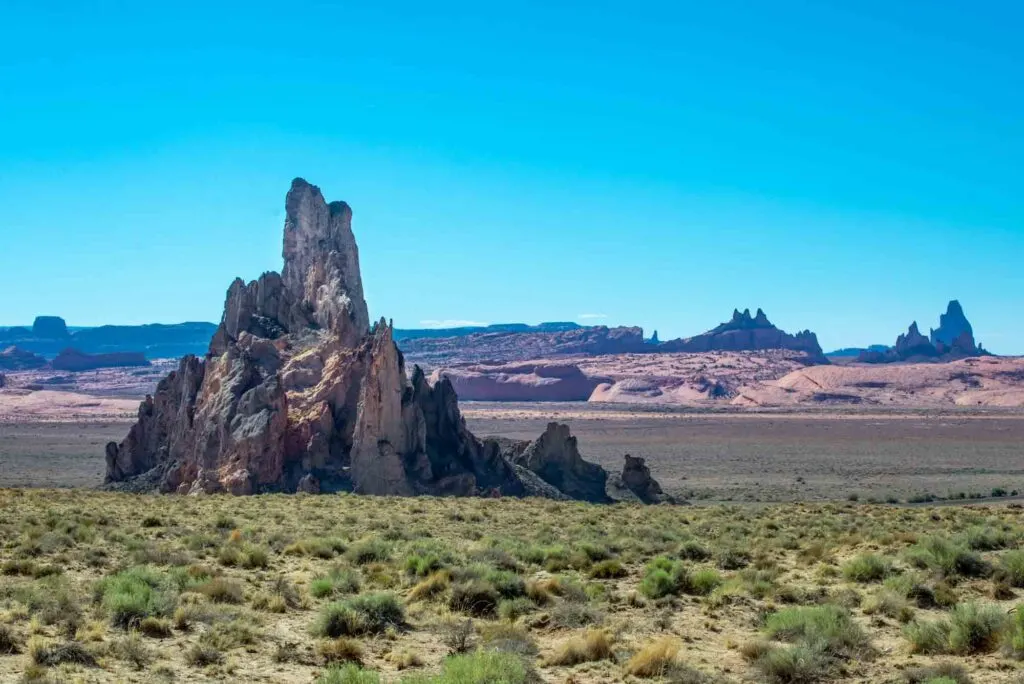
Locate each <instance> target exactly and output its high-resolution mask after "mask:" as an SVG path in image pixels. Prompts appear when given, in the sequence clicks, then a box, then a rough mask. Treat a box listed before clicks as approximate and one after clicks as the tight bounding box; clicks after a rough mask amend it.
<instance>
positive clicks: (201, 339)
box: [0, 316, 217, 360]
mask: <svg viewBox="0 0 1024 684" xmlns="http://www.w3.org/2000/svg"><path fill="white" fill-rule="evenodd" d="M216 329H217V326H216V325H214V324H212V323H178V324H173V325H162V324H150V325H105V326H101V327H97V328H78V329H75V330H74V331H69V329H68V326H67V324H66V323H65V321H64V319H63V318H60V317H59V316H39V317H38V318H36V320H35V323H33V325H32V327H31V328H27V327H13V328H0V348H4V347H8V346H11V345H16V346H17V347H18V348H19V349H22V350H24V351H30V352H33V353H35V354H38V355H40V356H43V357H45V358H47V359H53V358H55V357H56V356H57V355H58V354H60V353H61V352H62V351H64V350H65V349H67V348H69V347H71V348H74V349H77V350H79V351H80V352H82V353H84V354H119V353H125V352H128V353H141V354H143V355H144V356H145V357H146V358H147V359H151V360H152V359H167V358H179V357H181V356H185V355H187V354H202V353H204V352H205V350H206V347H207V346H208V345H209V343H210V337H211V336H212V335H213V333H214V331H215V330H216Z"/></svg>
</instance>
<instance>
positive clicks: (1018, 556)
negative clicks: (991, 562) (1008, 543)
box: [996, 551, 1024, 588]
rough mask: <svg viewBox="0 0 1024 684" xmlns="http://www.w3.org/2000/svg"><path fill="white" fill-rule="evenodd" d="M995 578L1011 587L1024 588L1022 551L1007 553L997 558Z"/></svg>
mask: <svg viewBox="0 0 1024 684" xmlns="http://www.w3.org/2000/svg"><path fill="white" fill-rule="evenodd" d="M996 577H997V578H999V579H1001V580H1003V581H1005V582H1006V583H1007V584H1009V585H1010V586H1012V587H1018V588H1020V587H1024V551H1007V552H1006V553H1004V554H1003V555H1001V556H1000V557H999V561H998V565H997V567H996Z"/></svg>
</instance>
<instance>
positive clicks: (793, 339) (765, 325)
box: [657, 309, 828, 363]
mask: <svg viewBox="0 0 1024 684" xmlns="http://www.w3.org/2000/svg"><path fill="white" fill-rule="evenodd" d="M766 349H788V350H792V351H800V352H804V353H805V354H807V358H808V363H828V359H826V358H825V355H824V354H823V353H822V350H821V345H820V344H818V336H817V335H815V334H814V333H813V332H811V331H810V330H803V331H801V332H798V333H796V334H795V335H791V334H789V333H787V332H785V331H783V330H780V329H779V328H777V327H775V326H774V325H772V322H771V321H769V320H768V316H767V315H766V314H765V313H764V311H762V310H761V309H758V310H757V313H756V314H755V315H753V316H751V315H750V309H747V310H745V311H743V312H742V313H741V312H740V311H739V310H734V311H733V314H732V319H731V320H729V321H728V322H726V323H722V324H721V325H718V326H716V327H715V328H713V329H711V330H709V331H707V332H706V333H703V334H701V335H697V336H695V337H689V338H685V339H678V340H668V341H666V342H662V343H660V344H659V345H658V346H657V350H658V351H660V352H689V353H701V352H709V351H758V350H766Z"/></svg>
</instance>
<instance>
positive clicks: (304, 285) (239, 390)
mask: <svg viewBox="0 0 1024 684" xmlns="http://www.w3.org/2000/svg"><path fill="white" fill-rule="evenodd" d="M286 211H287V220H286V223H285V236H284V260H285V267H284V272H283V273H282V275H277V274H276V273H265V274H263V275H262V276H261V277H260V278H259V280H257V281H253V282H251V283H248V284H246V283H244V282H243V281H241V280H236V281H235V282H234V283H233V284H232V285H231V287H230V288H229V290H228V293H227V297H226V301H225V306H224V316H223V318H222V320H221V323H220V325H219V326H218V328H217V331H216V333H215V334H214V338H213V340H212V341H211V343H210V347H209V352H208V353H207V355H206V358H205V359H204V360H199V359H197V358H196V357H194V356H190V357H186V358H185V359H183V360H182V362H181V364H180V366H179V368H178V370H177V371H175V372H173V373H171V374H170V375H169V376H168V377H167V378H165V379H164V380H163V381H161V383H160V384H159V386H158V387H157V390H156V392H155V394H154V395H153V396H152V397H147V399H146V401H145V402H143V404H142V406H141V407H140V409H139V418H138V422H137V423H136V424H135V425H134V426H133V427H132V429H131V431H130V432H129V434H128V436H127V437H126V438H125V440H124V441H123V442H121V443H120V444H110V445H108V446H107V450H106V460H107V481H108V482H110V483H120V482H123V481H125V480H129V479H133V478H135V479H138V480H140V481H142V482H145V483H155V482H159V486H160V488H161V489H162V490H163V491H167V492H178V493H183V494H184V493H189V494H200V493H212V492H228V493H232V494H251V493H254V492H260V491H303V492H309V493H314V492H319V491H336V490H338V489H349V490H353V491H355V492H359V493H365V494H380V495H413V494H434V495H458V496H468V495H488V496H491V495H498V496H525V495H529V494H543V495H553V494H552V489H551V487H552V486H554V487H556V488H558V489H559V490H560V493H559V494H558V496H563V495H568V496H570V497H576V498H587V499H589V500H594V501H598V500H606V499H605V498H604V482H605V479H606V477H607V474H606V473H605V472H604V470H602V469H601V468H600V467H599V466H595V465H593V464H589V463H586V462H585V461H583V460H582V458H581V457H580V455H579V452H578V450H577V449H576V443H575V439H573V438H572V437H571V436H570V435H569V433H568V428H566V427H565V426H551V427H549V430H548V432H547V433H545V436H543V437H542V438H541V439H540V440H538V441H537V442H535V443H533V444H532V445H529V446H527V447H523V448H521V449H520V448H519V447H516V448H515V451H516V453H521V454H523V455H524V456H525V458H524V461H523V465H524V467H526V468H532V469H533V470H534V472H532V473H529V474H524V471H522V470H520V469H519V468H517V467H516V466H515V465H513V463H511V462H510V461H509V459H508V458H507V457H506V456H505V455H504V454H503V450H504V449H505V445H503V444H502V443H501V442H499V441H496V440H484V441H481V440H479V439H477V438H476V437H475V436H474V435H473V434H472V433H471V432H469V430H467V429H466V425H465V421H464V420H463V418H462V415H461V413H460V412H459V408H458V400H457V397H456V393H455V389H454V388H453V386H452V384H451V382H450V381H449V380H448V379H447V378H443V377H442V378H439V379H438V380H437V381H436V382H435V383H434V384H433V386H431V384H430V383H428V382H427V379H426V377H425V375H424V374H423V372H422V371H421V370H420V369H419V368H418V367H416V368H414V369H413V372H412V375H411V378H409V377H407V375H406V369H405V360H404V358H403V356H402V353H401V352H400V351H399V349H398V347H397V346H396V345H395V342H394V340H393V331H392V327H391V324H390V323H389V322H387V321H386V320H383V319H382V320H380V322H378V323H377V324H376V326H375V327H374V329H373V330H372V331H370V329H369V325H368V323H367V312H366V302H365V300H364V298H363V292H362V283H361V279H360V275H359V261H358V251H357V249H356V245H355V240H354V238H353V237H352V232H351V226H350V223H351V210H350V209H349V208H348V205H345V204H344V203H333V204H330V205H328V204H326V202H324V199H323V196H322V195H321V194H320V191H319V190H318V189H317V188H315V187H314V186H311V185H309V184H308V183H306V182H305V181H302V180H296V181H295V182H294V183H293V184H292V189H291V191H290V192H289V193H288V198H287V200H286ZM534 473H536V474H534ZM537 476H539V478H538V477H537ZM541 480H543V481H545V484H543V485H541V484H539V482H540V481H541ZM118 486H119V487H120V486H121V485H118Z"/></svg>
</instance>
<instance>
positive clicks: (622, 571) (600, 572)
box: [589, 559, 629, 579]
mask: <svg viewBox="0 0 1024 684" xmlns="http://www.w3.org/2000/svg"><path fill="white" fill-rule="evenodd" d="M589 574H590V577H591V578H593V579H618V578H621V577H625V576H626V575H628V574H629V573H628V572H627V571H626V568H624V567H623V566H622V563H621V562H620V561H618V560H615V559H609V560H603V561H601V562H600V563H596V564H594V566H593V567H591V568H590V573H589Z"/></svg>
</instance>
